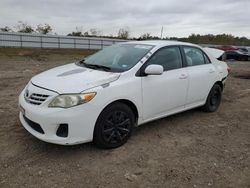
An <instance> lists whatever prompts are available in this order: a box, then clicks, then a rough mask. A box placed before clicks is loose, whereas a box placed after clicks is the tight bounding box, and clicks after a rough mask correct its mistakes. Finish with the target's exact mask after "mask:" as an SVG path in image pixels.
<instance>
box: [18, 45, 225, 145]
mask: <svg viewBox="0 0 250 188" xmlns="http://www.w3.org/2000/svg"><path fill="white" fill-rule="evenodd" d="M227 76H228V66H227V64H226V63H225V62H222V61H218V60H217V59H216V58H215V57H213V55H211V54H209V52H206V50H205V49H203V48H201V47H199V46H197V45H194V44H190V43H182V42H175V41H140V42H138V41H133V42H127V43H120V44H116V45H113V46H111V47H107V48H105V49H103V50H101V51H99V52H97V53H95V54H94V55H91V56H89V57H87V58H86V59H83V60H81V61H80V62H77V63H73V64H68V65H64V66H60V67H57V68H54V69H51V70H48V71H46V72H43V73H41V74H39V75H36V76H34V77H33V78H32V79H31V80H30V82H29V83H28V84H27V86H26V87H25V88H24V90H23V91H22V92H21V94H20V96H19V106H20V114H19V117H20V121H21V123H22V125H23V126H24V128H25V129H26V130H27V131H28V132H30V133H31V134H32V135H34V136H35V137H37V138H38V139H40V140H43V141H46V142H50V143H55V144H62V145H74V144H79V143H86V142H90V141H94V143H96V145H97V146H99V147H102V148H115V147H119V146H121V145H122V144H124V143H125V142H126V141H127V140H128V138H129V137H130V135H131V133H132V131H133V128H134V127H135V126H138V125H141V124H144V123H146V122H149V121H152V120H156V119H159V118H163V117H166V116H169V115H171V114H175V113H178V112H182V111H185V110H189V109H192V108H196V107H201V106H202V107H203V109H204V110H205V111H208V112H214V111H216V110H217V109H218V107H219V105H220V102H221V96H222V91H223V88H224V83H225V80H226V78H227Z"/></svg>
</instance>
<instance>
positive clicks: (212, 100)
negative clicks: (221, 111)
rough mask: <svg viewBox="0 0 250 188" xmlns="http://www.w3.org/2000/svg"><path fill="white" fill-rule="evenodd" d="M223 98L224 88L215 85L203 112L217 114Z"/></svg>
mask: <svg viewBox="0 0 250 188" xmlns="http://www.w3.org/2000/svg"><path fill="white" fill-rule="evenodd" d="M221 97H222V88H221V86H220V85H218V84H215V85H214V86H213V87H212V89H211V90H210V92H209V94H208V97H207V100H206V103H205V105H204V106H203V110H204V111H206V112H215V111H217V109H218V108H219V106H220V103H221Z"/></svg>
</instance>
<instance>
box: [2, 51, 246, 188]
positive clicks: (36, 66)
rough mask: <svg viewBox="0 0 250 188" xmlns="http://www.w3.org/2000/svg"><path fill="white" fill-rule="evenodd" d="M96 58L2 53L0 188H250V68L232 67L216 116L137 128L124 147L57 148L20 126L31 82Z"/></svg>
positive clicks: (188, 116)
mask: <svg viewBox="0 0 250 188" xmlns="http://www.w3.org/2000/svg"><path fill="white" fill-rule="evenodd" d="M88 53H92V52H85V51H72V50H63V51H62V50H61V51H60V50H58V51H56V50H54V51H53V50H32V51H31V50H29V49H23V50H19V49H11V50H10V49H0V118H1V119H0V187H115V188H118V187H232V188H235V187H236V188H238V187H247V188H249V187H250V62H230V63H229V65H230V66H231V68H232V72H231V75H230V77H229V79H228V80H227V85H226V88H225V91H224V95H223V101H222V104H221V106H220V108H219V110H218V112H216V113H205V112H202V111H201V110H199V109H194V110H190V111H187V112H184V113H180V114H178V115H174V116H171V117H167V118H164V119H161V120H158V121H155V122H152V123H148V124H145V125H143V126H140V127H139V128H137V129H136V130H135V132H134V134H133V135H132V137H131V139H130V140H129V141H128V143H127V144H125V145H124V146H122V147H120V148H118V149H114V150H101V149H98V148H96V147H95V146H94V145H93V144H91V143H89V144H82V145H77V146H58V145H53V144H48V143H45V142H42V141H39V140H38V139H36V138H35V137H33V136H32V135H30V134H29V133H28V132H27V131H26V130H25V129H24V128H23V127H22V126H21V124H20V122H19V120H18V105H17V98H18V95H19V93H20V91H21V90H22V89H23V87H24V86H25V84H26V83H27V82H28V81H29V79H30V78H31V77H32V76H33V75H35V74H37V73H39V72H41V71H44V70H46V69H49V68H52V67H55V66H58V65H61V64H66V63H70V62H73V61H74V60H78V59H80V58H81V57H83V56H84V55H86V54H88Z"/></svg>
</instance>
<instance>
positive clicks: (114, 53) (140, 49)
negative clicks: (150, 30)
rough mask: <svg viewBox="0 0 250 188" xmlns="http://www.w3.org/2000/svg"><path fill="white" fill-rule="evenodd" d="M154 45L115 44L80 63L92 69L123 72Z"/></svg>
mask: <svg viewBox="0 0 250 188" xmlns="http://www.w3.org/2000/svg"><path fill="white" fill-rule="evenodd" d="M153 47H154V46H152V45H142V44H115V45H113V46H110V47H106V48H104V49H103V50H101V51H99V52H97V53H95V54H93V55H91V56H89V57H87V58H86V59H84V60H83V61H82V62H83V63H82V64H83V65H84V66H86V67H89V68H93V69H101V70H105V71H110V72H124V71H127V70H129V69H130V68H132V67H133V66H134V65H136V64H137V63H138V62H139V61H140V60H141V59H142V58H143V57H144V56H145V55H146V54H147V53H148V52H149V51H150V50H151V49H152V48H153Z"/></svg>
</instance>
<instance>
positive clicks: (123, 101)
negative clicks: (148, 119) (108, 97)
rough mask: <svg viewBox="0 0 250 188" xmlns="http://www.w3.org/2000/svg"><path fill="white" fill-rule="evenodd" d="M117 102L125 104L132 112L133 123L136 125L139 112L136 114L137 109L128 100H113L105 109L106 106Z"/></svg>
mask: <svg viewBox="0 0 250 188" xmlns="http://www.w3.org/2000/svg"><path fill="white" fill-rule="evenodd" d="M117 102H120V103H123V104H126V105H127V106H128V107H129V108H130V109H131V110H132V112H133V113H134V115H135V121H136V123H137V121H138V118H139V112H138V109H137V107H136V105H135V104H134V103H133V102H132V101H131V100H128V99H118V100H115V101H113V102H111V103H109V104H108V105H107V106H106V107H105V108H107V107H108V106H110V105H112V104H114V103H117ZM105 108H104V109H105Z"/></svg>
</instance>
